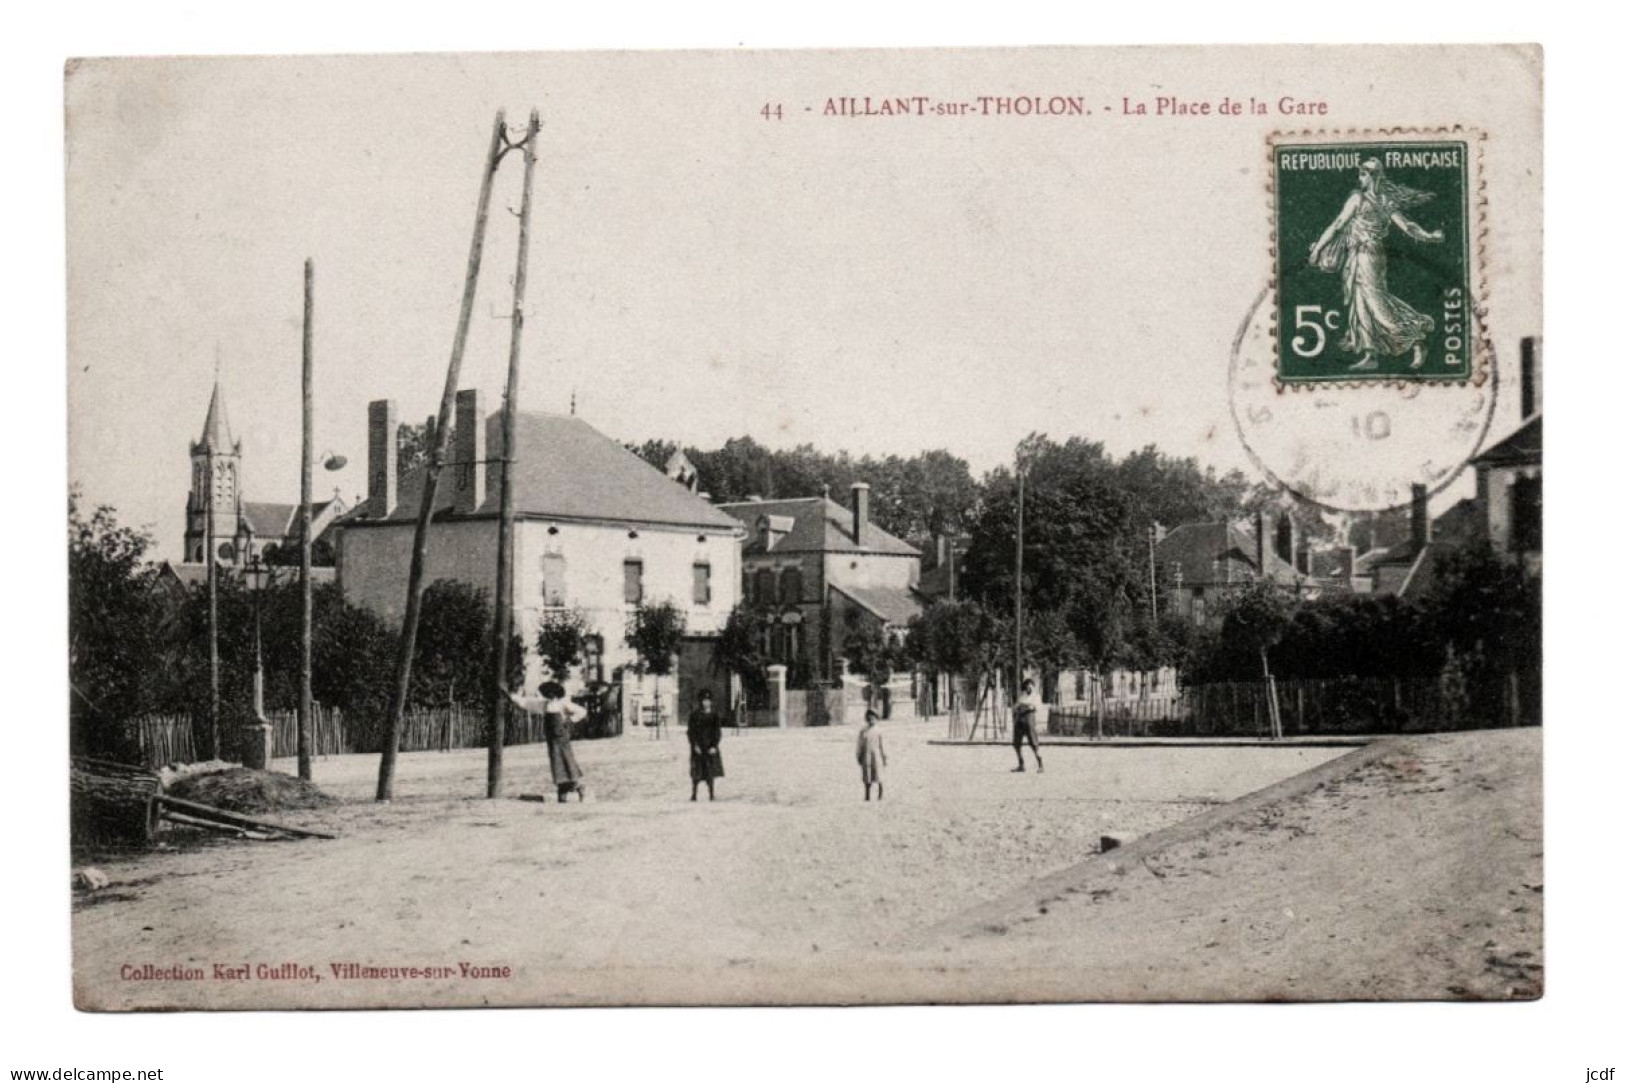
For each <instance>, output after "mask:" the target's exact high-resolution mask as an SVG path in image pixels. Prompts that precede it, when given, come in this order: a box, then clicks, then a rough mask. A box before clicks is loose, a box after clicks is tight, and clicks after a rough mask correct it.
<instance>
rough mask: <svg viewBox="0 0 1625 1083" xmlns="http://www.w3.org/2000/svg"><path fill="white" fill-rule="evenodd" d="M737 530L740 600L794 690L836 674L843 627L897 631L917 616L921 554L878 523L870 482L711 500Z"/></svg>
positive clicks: (896, 632)
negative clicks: (844, 488)
mask: <svg viewBox="0 0 1625 1083" xmlns="http://www.w3.org/2000/svg"><path fill="white" fill-rule="evenodd" d="M717 507H718V508H719V509H721V510H722V511H725V512H727V513H728V514H729V515H731V516H733V518H734V519H736V520H737V521H738V522H739V524H740V525H741V526H742V527H743V530H744V533H745V543H744V550H743V564H744V566H743V576H744V578H743V583H742V588H743V589H742V594H743V597H744V600H745V601H747V602H748V603H750V604H751V605H754V606H755V607H757V608H758V609H759V610H760V611H761V612H762V613H763V615H764V616H765V618H766V620H767V623H768V633H767V634H768V643H767V653H768V655H769V656H770V657H771V658H772V659H773V661H774V662H776V663H778V664H780V665H783V666H785V667H786V668H787V670H788V671H789V672H788V676H789V680H790V683H791V686H792V687H801V686H804V685H805V684H806V683H807V682H808V681H809V680H813V679H819V680H828V679H830V678H831V676H832V675H834V674H835V673H836V672H837V671H838V669H839V663H838V661H837V659H839V658H840V657H841V645H842V642H843V640H844V639H845V637H846V635H847V633H848V631H849V630H851V629H854V628H857V627H860V626H862V625H864V624H869V625H873V626H877V627H879V628H880V629H881V630H882V631H883V632H885V633H887V634H890V635H901V634H902V633H903V631H904V629H905V628H906V627H907V625H908V621H909V618H910V617H912V616H914V615H915V614H916V613H918V612H920V610H921V608H922V604H923V603H922V599H921V597H920V595H919V593H918V590H917V588H918V586H919V582H920V551H919V550H918V549H916V548H914V547H913V546H912V545H910V544H908V543H907V542H905V541H903V540H901V539H900V538H897V537H894V536H893V535H891V534H889V533H887V532H886V531H884V530H882V529H881V528H880V527H879V526H877V525H876V524H875V523H874V521H873V520H872V518H871V517H870V514H869V486H868V485H865V484H863V483H861V482H860V483H858V484H856V485H853V486H852V488H851V490H850V492H849V494H848V502H847V503H846V504H845V505H842V504H839V503H837V502H835V501H834V500H831V499H830V498H829V496H828V494H827V493H826V494H825V495H823V496H811V497H801V498H797V499H792V500H747V501H742V502H740V503H733V504H719V505H717Z"/></svg>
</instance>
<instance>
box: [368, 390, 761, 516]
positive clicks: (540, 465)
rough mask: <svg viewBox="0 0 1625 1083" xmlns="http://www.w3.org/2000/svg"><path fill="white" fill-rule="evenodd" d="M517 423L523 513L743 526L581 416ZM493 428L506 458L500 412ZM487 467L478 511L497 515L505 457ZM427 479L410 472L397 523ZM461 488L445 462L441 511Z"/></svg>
mask: <svg viewBox="0 0 1625 1083" xmlns="http://www.w3.org/2000/svg"><path fill="white" fill-rule="evenodd" d="M517 430H518V440H517V441H516V442H515V443H516V455H515V459H516V461H515V463H514V474H513V477H514V509H515V511H516V512H517V513H518V514H519V515H521V516H535V517H542V518H545V517H547V516H557V517H559V518H561V519H607V520H612V521H615V522H628V523H658V524H663V525H669V526H691V527H701V528H708V529H711V530H732V529H734V528H735V527H737V526H738V525H739V524H738V523H737V522H735V521H734V519H733V518H732V517H731V516H729V515H726V514H724V513H723V512H722V511H719V510H718V509H717V508H716V507H714V506H712V505H711V504H710V503H708V502H706V501H705V500H702V499H700V497H698V496H696V495H695V494H694V493H691V492H689V491H688V489H687V488H686V487H684V486H682V485H679V484H677V483H676V482H674V481H672V480H671V479H670V478H668V477H667V476H666V475H665V474H663V473H661V472H660V471H659V470H657V469H655V468H654V467H652V466H650V465H649V464H648V463H646V462H644V461H643V460H642V459H640V458H639V457H638V456H637V455H635V454H633V453H632V452H630V451H628V450H627V449H626V448H624V447H622V446H621V445H620V444H618V443H616V442H615V441H614V440H611V439H610V438H609V437H607V436H605V435H604V434H603V433H601V432H599V431H598V430H597V429H594V428H593V427H592V426H591V425H588V424H587V423H586V422H585V421H582V420H581V419H580V418H578V417H572V416H567V415H564V414H539V413H538V414H530V413H521V414H520V415H519V417H518V419H517ZM485 432H486V458H487V459H490V460H495V459H498V458H500V457H501V454H502V425H501V415H500V414H492V415H491V417H490V419H489V420H488V421H487V423H486V427H485ZM486 470H487V473H486V478H487V481H486V494H485V503H483V504H482V505H481V506H480V507H479V508H478V509H477V510H476V512H475V514H478V515H495V514H497V513H498V512H499V510H500V504H501V498H502V491H501V481H500V479H501V472H500V469H499V464H498V463H496V462H494V461H493V462H491V463H490V464H489V465H488V467H487V468H486ZM422 486H423V470H422V467H416V468H414V469H412V470H410V471H406V472H403V476H402V477H401V480H400V488H399V493H400V499H399V500H398V501H397V502H396V505H395V510H394V511H393V512H391V513H390V515H389V520H390V521H391V522H397V521H412V520H415V519H416V518H417V513H418V499H419V495H418V494H419V493H421V492H422ZM456 492H457V467H455V466H448V467H445V468H443V469H442V470H441V472H440V486H439V488H438V489H437V490H436V492H435V514H436V516H441V515H444V514H447V513H449V512H450V510H451V508H452V506H453V503H454V502H455V500H456ZM363 521H365V520H359V519H358V520H354V522H363Z"/></svg>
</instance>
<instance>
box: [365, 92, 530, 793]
mask: <svg viewBox="0 0 1625 1083" xmlns="http://www.w3.org/2000/svg"><path fill="white" fill-rule="evenodd" d="M505 133H506V128H505V122H504V119H503V115H502V111H501V110H498V111H497V116H496V122H495V123H494V124H493V125H492V126H491V149H490V151H489V152H488V153H487V154H486V158H485V171H484V174H483V175H482V176H481V178H480V198H479V205H478V207H477V208H476V209H475V211H474V239H473V241H472V243H471V244H470V245H469V249H468V272H467V274H466V275H465V276H464V279H463V305H462V308H461V309H460V310H459V312H458V313H457V333H456V335H455V336H454V337H453V339H452V344H451V361H450V363H449V364H448V365H447V366H446V386H445V389H444V391H442V392H441V395H440V412H439V414H438V415H436V418H435V426H434V432H433V433H432V434H431V437H430V441H429V455H428V459H427V461H426V462H425V463H424V464H423V494H422V500H421V501H420V502H419V504H418V519H417V530H416V532H415V533H414V534H413V536H412V563H411V565H410V567H409V569H408V571H407V578H406V616H405V617H404V618H403V619H402V621H401V641H400V653H399V654H398V655H397V657H396V660H395V683H394V685H393V687H391V688H390V692H389V714H388V727H387V729H386V731H385V734H384V749H383V755H382V756H380V757H379V760H378V793H377V800H379V801H388V800H390V799H391V798H392V797H394V795H395V760H396V758H397V757H398V756H399V754H400V746H401V726H402V722H403V719H404V716H405V714H406V698H407V693H408V692H409V691H410V688H411V684H412V654H413V652H414V651H415V650H416V649H417V636H418V617H419V616H420V614H421V611H422V608H423V565H424V562H425V560H426V558H427V556H428V548H429V518H430V516H431V515H432V514H433V513H434V501H435V494H436V492H437V491H438V489H439V487H440V468H441V465H442V464H443V463H444V462H445V460H446V441H447V437H448V436H449V435H450V434H451V415H452V408H453V407H454V406H455V404H456V399H457V383H458V379H459V377H460V376H461V374H462V369H463V347H464V346H465V345H466V344H467V342H468V324H469V319H470V317H471V316H472V315H473V313H474V294H475V290H476V288H477V287H478V285H479V277H480V260H481V258H482V257H483V256H484V254H485V220H486V216H487V214H488V212H489V211H490V208H491V182H492V181H493V180H494V179H495V177H496V172H497V165H498V163H500V162H501V161H502V152H503V142H504V135H505Z"/></svg>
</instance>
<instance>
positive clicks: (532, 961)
mask: <svg viewBox="0 0 1625 1083" xmlns="http://www.w3.org/2000/svg"><path fill="white" fill-rule="evenodd" d="M942 728H943V726H942V725H941V724H926V723H917V722H898V723H888V724H887V725H886V741H887V746H888V752H889V753H890V756H891V766H890V770H889V772H888V776H887V794H886V800H885V801H884V802H883V803H881V802H870V803H868V804H865V803H864V801H863V800H862V787H861V784H860V782H859V780H858V774H857V766H856V763H855V762H854V759H853V755H852V743H853V740H854V738H855V732H854V731H852V730H850V729H834V730H796V731H788V732H776V731H755V732H748V733H745V734H742V735H737V736H736V735H734V734H733V733H731V732H729V733H728V734H726V736H725V738H724V742H723V754H724V758H725V760H726V764H727V771H728V775H727V777H726V778H725V779H724V780H722V782H721V783H719V794H718V800H717V801H716V802H715V803H714V804H713V803H709V802H707V801H705V799H704V794H703V791H702V794H701V800H700V802H699V803H697V804H691V803H690V802H689V800H688V781H687V756H686V746H685V744H684V741H683V737H682V734H681V732H678V733H677V734H675V736H674V738H673V739H667V740H663V741H652V740H648V739H647V738H646V737H644V736H642V735H633V736H628V737H624V738H621V739H618V740H611V741H597V742H581V743H579V744H578V745H577V746H576V747H577V756H578V758H579V759H580V761H581V763H582V766H583V768H584V770H585V771H586V773H587V776H588V785H589V793H588V799H587V801H586V802H585V803H582V804H577V803H573V802H572V803H570V804H568V805H563V806H561V805H558V804H555V803H554V801H553V798H552V796H551V791H550V787H548V786H547V785H546V784H545V778H544V776H545V773H546V763H545V753H544V752H543V751H542V749H540V748H539V747H535V746H530V747H521V748H515V749H510V750H509V753H508V760H507V763H508V778H509V786H508V792H509V794H510V795H511V796H510V797H509V798H507V799H504V800H500V801H495V802H491V801H486V800H484V799H483V798H481V797H479V796H477V795H480V794H483V792H484V775H485V763H484V754H483V752H479V751H465V752H456V753H417V754H411V755H407V756H403V757H402V760H401V765H400V774H399V777H398V781H397V789H396V792H397V794H398V795H399V796H398V799H397V800H396V801H395V802H394V803H392V804H389V805H378V804H375V803H373V802H371V801H370V800H369V798H370V796H371V791H372V786H373V784H374V773H375V771H376V767H377V760H376V757H372V756H357V757H338V758H333V759H327V760H320V761H318V763H317V765H316V781H317V783H318V784H319V785H321V786H322V788H323V789H325V790H326V791H327V792H329V793H331V794H334V795H336V796H338V797H341V798H344V799H345V803H344V804H341V805H338V806H335V807H332V808H327V809H320V810H312V811H310V812H308V813H301V814H299V815H298V817H297V819H295V818H294V817H291V816H290V817H289V818H288V819H289V822H294V823H298V824H300V825H302V826H307V827H313V828H316V829H318V830H324V831H330V832H332V833H334V834H337V835H338V836H339V838H338V839H336V840H334V841H330V842H298V843H292V842H279V843H242V842H237V843H229V844H218V845H212V846H207V847H202V848H196V849H188V850H179V851H172V852H157V853H150V854H145V855H142V856H139V857H136V858H132V859H126V860H121V861H117V862H112V863H108V864H105V865H104V866H103V869H104V871H106V872H107V873H108V875H109V877H110V878H111V881H112V882H111V883H110V884H109V886H108V888H107V889H106V890H104V891H102V892H99V893H96V894H94V895H90V896H86V897H84V898H82V899H81V900H80V901H79V903H78V904H77V905H76V912H75V914H74V946H75V986H76V989H77V990H78V993H77V998H78V1003H79V1004H80V1006H82V1007H97V1008H109V1009H121V1008H137V1007H147V1006H164V1007H205V1006H207V1007H221V1008H232V1007H238V1008H246V1007H282V1006H286V1007H295V1006H298V1007H314V1006H323V1007H365V1006H377V1005H385V1004H394V1005H407V1004H419V1005H425V1006H431V1005H433V1006H438V1005H480V1004H535V1003H556V1004H588V1003H627V1002H639V1003H685V1002H687V1003H692V1002H717V1003H739V1002H753V1001H762V1000H781V999H803V1000H818V1001H833V1002H873V1001H886V1000H899V999H901V1000H927V1001H936V1000H967V999H970V1000H975V999H984V998H990V999H1008V998H1010V997H1028V996H1043V997H1070V998H1089V997H1121V996H1133V997H1139V998H1159V999H1166V998H1169V997H1176V998H1179V997H1184V998H1206V997H1214V996H1244V997H1269V996H1293V997H1295V996H1303V995H1316V994H1317V993H1318V994H1320V995H1326V993H1327V992H1328V991H1332V992H1333V993H1334V995H1340V996H1446V997H1448V996H1506V995H1530V993H1532V992H1534V991H1537V990H1538V988H1539V983H1540V977H1539V974H1540V970H1539V960H1538V958H1537V957H1536V956H1538V953H1539V950H1540V948H1539V940H1540V907H1539V902H1540V896H1539V891H1540V882H1539V877H1540V866H1539V847H1540V834H1539V823H1540V804H1539V735H1538V733H1528V734H1526V733H1513V734H1484V735H1471V736H1468V737H1462V738H1449V739H1428V740H1421V741H1412V742H1407V743H1406V744H1405V745H1404V746H1403V750H1404V751H1403V755H1400V756H1398V758H1397V759H1393V760H1392V761H1390V760H1388V759H1384V760H1381V761H1379V763H1378V764H1374V765H1371V766H1370V767H1369V768H1367V769H1363V770H1362V771H1361V772H1360V773H1357V774H1356V775H1355V776H1354V777H1351V778H1349V779H1347V780H1344V781H1341V782H1338V783H1336V784H1335V785H1327V786H1325V787H1323V788H1321V789H1317V790H1314V791H1312V792H1311V793H1310V794H1308V795H1306V796H1305V797H1303V798H1301V799H1297V800H1295V801H1286V802H1283V803H1282V804H1281V806H1280V807H1279V808H1278V809H1276V810H1275V811H1269V812H1267V814H1266V813H1265V812H1260V813H1258V814H1257V815H1256V816H1255V817H1254V818H1253V819H1252V820H1250V821H1246V822H1243V821H1241V820H1238V821H1237V822H1236V823H1235V824H1234V825H1229V826H1226V827H1225V828H1224V829H1222V830H1220V831H1217V832H1214V833H1212V837H1211V838H1209V839H1206V840H1199V841H1197V842H1193V843H1190V844H1188V846H1187V847H1186V848H1184V849H1181V848H1180V847H1174V848H1173V849H1172V850H1170V852H1169V854H1168V855H1167V856H1166V857H1161V858H1159V859H1158V860H1157V862H1156V863H1155V872H1153V871H1148V869H1147V868H1146V867H1141V866H1136V867H1135V868H1133V869H1128V870H1126V871H1125V872H1123V873H1122V874H1121V875H1118V874H1116V873H1110V872H1108V873H1104V875H1109V876H1111V877H1112V879H1113V881H1114V883H1113V884H1111V885H1110V886H1111V889H1112V890H1111V891H1110V892H1109V893H1108V894H1106V895H1104V896H1096V895H1092V894H1089V893H1086V892H1080V893H1078V894H1075V895H1072V896H1069V897H1067V899H1066V900H1065V901H1061V902H1050V903H1048V904H1046V905H1045V906H1044V909H1045V911H1047V913H1043V914H1039V913H1038V910H1037V906H1038V904H1039V902H1040V900H1038V899H1032V900H1027V899H1025V898H1024V896H1023V894H1022V891H1023V885H1028V884H1031V883H1032V882H1033V881H1034V880H1035V879H1037V878H1038V877H1041V876H1044V875H1045V874H1053V873H1055V872H1056V871H1057V870H1063V869H1068V868H1069V867H1074V866H1076V867H1077V868H1079V869H1082V870H1084V874H1086V875H1087V876H1095V875H1102V874H1103V873H1102V872H1101V870H1102V869H1104V868H1105V866H1104V865H1103V864H1102V863H1103V862H1106V861H1107V860H1108V859H1109V858H1110V857H1111V855H1104V856H1094V855H1095V851H1096V849H1097V845H1098V840H1099V837H1100V836H1101V835H1103V834H1110V835H1114V836H1117V837H1120V838H1123V839H1129V840H1132V839H1136V838H1142V837H1144V836H1147V835H1150V834H1151V833H1153V832H1156V831H1159V830H1161V829H1164V828H1169V827H1171V826H1172V825H1175V824H1177V823H1179V822H1180V821H1184V820H1187V819H1189V818H1191V817H1193V816H1196V815H1198V814H1201V813H1211V812H1213V811H1214V810H1216V809H1218V808H1219V807H1220V806H1222V805H1223V804H1224V803H1225V802H1228V801H1231V800H1233V799H1235V798H1237V797H1240V796H1241V795H1243V794H1248V793H1252V792H1253V791H1257V790H1259V789H1261V788H1263V787H1265V786H1268V785H1270V784H1272V783H1276V782H1278V781H1280V780H1282V779H1285V778H1288V777H1289V776H1295V775H1298V774H1299V773H1301V772H1304V771H1306V770H1308V769H1310V768H1313V767H1315V766H1316V765H1317V764H1321V763H1323V762H1326V761H1329V760H1332V759H1334V758H1335V757H1339V756H1341V755H1343V754H1345V753H1346V751H1347V750H1344V749H1327V748H1258V747H1226V748H1180V747H1167V748H1133V749H1129V748H1110V747H1094V748H1090V747H1082V748H1065V749H1062V748H1056V749H1053V750H1051V752H1050V754H1049V755H1048V756H1046V766H1047V767H1048V771H1047V772H1046V773H1044V774H1037V773H1034V772H1032V770H1031V765H1029V773H1027V774H1012V773H1010V771H1009V768H1010V766H1011V765H1012V757H1011V754H1010V753H1009V751H1008V750H1007V749H1001V748H989V747H978V748H965V747H945V746H940V745H930V744H928V743H927V738H930V737H941V736H943V734H942V733H941V732H939V730H941V729H942ZM543 793H546V794H547V800H546V802H545V803H540V802H538V801H536V800H534V797H536V796H537V795H541V794H543ZM527 798H529V799H527ZM1131 845H1132V844H1131ZM1486 847H1491V848H1493V853H1491V852H1489V851H1487V850H1486ZM1503 850H1504V851H1506V852H1505V853H1502V851H1503ZM1526 883H1527V884H1528V885H1532V886H1529V887H1524V886H1521V885H1523V884H1526ZM1509 885H1510V886H1509ZM1503 891H1505V892H1510V894H1505V895H1497V894H1496V893H1498V892H1503ZM990 904H991V905H993V906H995V907H1000V906H1008V907H1010V908H1011V911H1012V913H1011V919H1010V921H1009V922H994V923H991V926H990V925H989V923H986V922H983V923H982V924H981V925H979V926H977V927H976V928H973V929H970V930H968V931H967V930H955V929H954V927H953V922H954V920H955V919H956V916H957V915H962V914H964V913H966V912H967V911H970V910H972V909H973V908H981V909H982V910H985V909H986V907H987V906H988V905H990ZM1029 918H1036V919H1037V920H1027V919H1029ZM990 927H997V928H998V929H999V930H1000V931H997V932H991V931H988V929H989V928H990ZM937 929H941V930H944V931H943V932H942V934H941V935H940V937H938V936H935V935H933V934H932V930H937ZM922 930H923V931H924V932H925V934H926V935H927V940H926V941H925V942H923V943H922V942H921V940H920V937H921V935H922ZM1486 943H1493V944H1494V947H1488V946H1485V944H1486ZM1519 952H1525V953H1527V954H1523V955H1520V954H1519ZM343 964H357V965H358V966H359V967H363V968H386V967H395V968H410V967H417V968H419V972H418V973H417V974H416V975H413V974H411V973H400V972H397V973H393V974H387V975H385V976H375V975H374V972H372V971H367V970H362V971H360V973H359V974H357V972H356V971H346V968H345V967H344V965H343ZM465 966H466V967H471V968H476V970H475V971H465V969H464V968H465ZM147 968H157V970H156V973H154V972H153V971H151V970H150V969H147ZM478 968H490V969H489V971H484V970H479V969H478ZM475 972H478V973H488V974H489V975H490V976H484V977H475V976H473V973H475ZM346 975H348V976H346ZM1441 983H1442V984H1441ZM1509 989H1510V990H1512V992H1511V993H1510V994H1509V992H1508V990H1509Z"/></svg>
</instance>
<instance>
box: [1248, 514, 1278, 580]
mask: <svg viewBox="0 0 1625 1083" xmlns="http://www.w3.org/2000/svg"><path fill="white" fill-rule="evenodd" d="M1253 535H1254V543H1255V544H1254V545H1253V556H1254V558H1256V560H1257V562H1258V575H1259V578H1263V577H1264V576H1265V575H1266V574H1267V573H1268V572H1269V560H1268V557H1269V553H1270V546H1271V545H1273V544H1274V539H1273V538H1271V537H1270V513H1269V512H1267V511H1264V510H1263V509H1260V510H1259V511H1257V512H1255V513H1254V515H1253Z"/></svg>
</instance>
